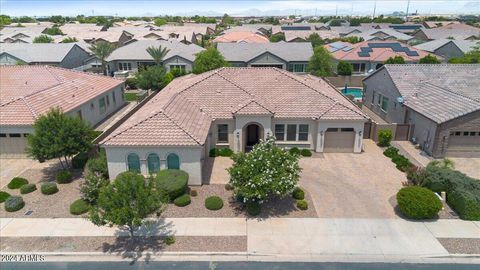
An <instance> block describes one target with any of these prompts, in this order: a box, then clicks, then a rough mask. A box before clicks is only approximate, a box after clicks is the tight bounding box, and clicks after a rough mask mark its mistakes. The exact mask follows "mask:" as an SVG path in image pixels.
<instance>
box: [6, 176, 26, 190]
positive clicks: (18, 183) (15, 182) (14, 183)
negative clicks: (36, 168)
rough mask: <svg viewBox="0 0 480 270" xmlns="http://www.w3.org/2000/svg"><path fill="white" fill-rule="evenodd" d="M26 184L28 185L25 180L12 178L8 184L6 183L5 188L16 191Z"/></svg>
mask: <svg viewBox="0 0 480 270" xmlns="http://www.w3.org/2000/svg"><path fill="white" fill-rule="evenodd" d="M26 184H28V180H27V179H25V178H22V177H14V178H12V180H11V181H10V183H8V185H7V187H8V188H9V189H18V188H21V187H22V186H23V185H26Z"/></svg>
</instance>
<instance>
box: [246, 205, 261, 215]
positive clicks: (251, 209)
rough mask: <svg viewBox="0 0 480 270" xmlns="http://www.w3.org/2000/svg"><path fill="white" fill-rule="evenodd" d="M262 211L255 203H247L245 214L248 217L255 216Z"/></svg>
mask: <svg viewBox="0 0 480 270" xmlns="http://www.w3.org/2000/svg"><path fill="white" fill-rule="evenodd" d="M261 211H262V207H261V206H260V204H259V203H257V202H251V203H247V213H248V214H249V215H250V216H257V215H259V214H260V212H261Z"/></svg>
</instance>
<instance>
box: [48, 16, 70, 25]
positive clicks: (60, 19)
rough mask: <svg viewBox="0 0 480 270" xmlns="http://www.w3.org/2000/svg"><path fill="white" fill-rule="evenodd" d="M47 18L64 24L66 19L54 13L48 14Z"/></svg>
mask: <svg viewBox="0 0 480 270" xmlns="http://www.w3.org/2000/svg"><path fill="white" fill-rule="evenodd" d="M48 20H49V21H50V22H53V23H56V24H64V23H65V22H66V21H67V18H66V17H63V16H61V15H54V16H50V18H48Z"/></svg>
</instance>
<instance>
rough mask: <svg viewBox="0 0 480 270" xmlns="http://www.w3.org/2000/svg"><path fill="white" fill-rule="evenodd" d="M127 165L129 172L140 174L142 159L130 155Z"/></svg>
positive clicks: (135, 155)
mask: <svg viewBox="0 0 480 270" xmlns="http://www.w3.org/2000/svg"><path fill="white" fill-rule="evenodd" d="M127 163H128V170H129V171H131V172H137V173H140V158H139V157H138V155H137V154H134V153H132V154H129V155H128V157H127Z"/></svg>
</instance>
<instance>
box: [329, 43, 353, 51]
mask: <svg viewBox="0 0 480 270" xmlns="http://www.w3.org/2000/svg"><path fill="white" fill-rule="evenodd" d="M328 46H329V47H330V48H329V51H330V52H336V51H339V50H342V51H344V52H348V51H351V50H352V49H353V48H352V47H350V45H349V44H347V43H344V42H333V43H330V44H328Z"/></svg>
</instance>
